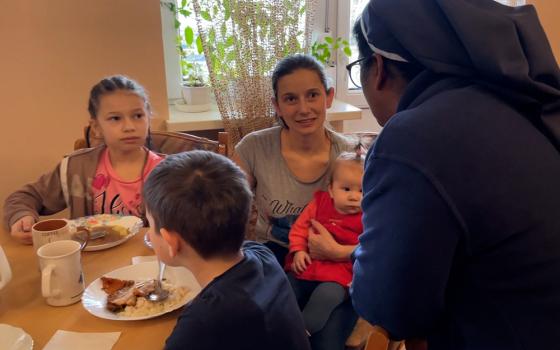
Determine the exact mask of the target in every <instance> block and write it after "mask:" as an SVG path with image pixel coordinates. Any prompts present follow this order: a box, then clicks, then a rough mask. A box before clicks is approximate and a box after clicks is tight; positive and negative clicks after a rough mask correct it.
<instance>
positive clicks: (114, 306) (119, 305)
mask: <svg viewBox="0 0 560 350" xmlns="http://www.w3.org/2000/svg"><path fill="white" fill-rule="evenodd" d="M135 291H136V288H134V286H127V287H124V288H122V289H120V290H118V291H116V292H114V293H112V294H109V295H108V296H107V309H108V310H109V311H113V312H116V311H120V310H122V309H124V308H125V306H127V305H136V295H135Z"/></svg>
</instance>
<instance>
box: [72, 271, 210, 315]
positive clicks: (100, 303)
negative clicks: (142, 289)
mask: <svg viewBox="0 0 560 350" xmlns="http://www.w3.org/2000/svg"><path fill="white" fill-rule="evenodd" d="M157 273H158V264H157V261H148V262H143V263H139V264H136V265H129V266H125V267H122V268H120V269H117V270H114V271H112V272H109V273H106V274H105V275H104V276H105V277H113V278H119V279H126V280H135V281H141V280H149V279H153V278H155V277H156V276H157ZM164 278H165V279H166V280H167V282H169V283H172V284H174V285H175V286H177V287H182V286H183V287H187V288H188V289H189V293H188V294H187V297H186V298H185V300H184V301H183V302H181V303H179V304H176V305H174V306H171V307H169V308H166V309H164V310H163V311H162V312H159V313H156V314H152V315H148V316H138V317H128V316H121V315H119V314H118V313H114V312H111V311H109V310H107V309H106V308H105V305H106V303H107V293H105V292H104V291H103V290H102V289H101V287H102V283H101V278H98V279H96V280H95V281H93V282H92V283H91V284H90V285H89V286H88V287H87V288H86V290H85V291H84V294H83V295H82V304H83V305H84V308H85V309H86V310H87V311H89V312H90V313H91V314H92V315H94V316H97V317H100V318H105V319H108V320H117V321H134V320H145V319H148V318H154V317H158V316H161V315H163V314H166V313H168V312H171V311H173V310H176V309H178V308H180V307H182V306H183V305H185V304H186V303H188V302H189V301H191V300H192V299H193V298H194V297H195V296H196V295H197V294H198V293H199V292H200V286H199V284H198V282H197V281H196V279H195V278H194V276H193V274H192V273H191V272H190V271H189V270H187V269H186V268H184V267H172V266H168V267H167V268H166V269H165V274H164Z"/></svg>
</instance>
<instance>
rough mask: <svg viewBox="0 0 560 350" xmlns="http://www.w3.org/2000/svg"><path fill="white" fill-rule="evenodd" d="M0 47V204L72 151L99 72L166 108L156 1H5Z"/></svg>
mask: <svg viewBox="0 0 560 350" xmlns="http://www.w3.org/2000/svg"><path fill="white" fill-rule="evenodd" d="M0 52H1V55H0V77H1V78H0V79H1V83H0V120H1V121H2V125H1V126H0V146H1V147H0V164H1V165H2V167H3V168H4V171H3V174H2V177H1V178H2V180H1V182H0V208H1V207H2V206H3V203H4V199H5V197H6V195H8V194H9V193H10V192H12V191H13V190H15V189H17V188H18V187H20V186H21V185H23V184H24V183H26V182H29V181H32V180H34V179H36V178H37V177H38V176H39V175H40V174H41V173H43V172H45V171H47V170H50V169H52V168H53V167H54V166H55V165H56V163H57V162H58V161H59V160H60V158H61V157H62V155H64V154H66V153H68V152H70V151H72V145H73V141H74V140H75V139H76V138H78V137H80V136H81V133H82V128H83V126H84V125H86V123H87V121H88V114H87V98H88V93H89V89H90V88H91V86H92V85H93V84H95V83H96V82H97V81H99V80H100V79H101V78H102V77H103V76H106V75H110V74H116V73H121V74H126V75H128V76H131V77H133V78H135V79H137V80H138V81H139V82H141V83H142V84H143V85H144V86H145V87H146V89H147V90H148V92H149V93H150V95H151V100H152V105H153V107H154V110H155V112H156V113H158V117H159V118H166V117H167V115H168V109H167V97H166V89H165V73H164V66H163V53H162V42H161V20H160V5H159V1H158V0H141V1H138V0H119V1H114V0H95V1H87V0H57V1H40V0H35V1H34V0H17V1H3V2H2V11H0ZM154 127H155V128H159V127H161V119H155V120H154Z"/></svg>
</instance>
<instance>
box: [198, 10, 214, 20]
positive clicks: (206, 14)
mask: <svg viewBox="0 0 560 350" xmlns="http://www.w3.org/2000/svg"><path fill="white" fill-rule="evenodd" d="M200 17H202V18H204V19H205V20H207V21H208V22H210V21H212V17H211V16H210V14H209V13H208V11H200Z"/></svg>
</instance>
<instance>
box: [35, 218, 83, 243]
mask: <svg viewBox="0 0 560 350" xmlns="http://www.w3.org/2000/svg"><path fill="white" fill-rule="evenodd" d="M31 235H32V238H33V247H34V248H35V251H37V250H38V249H39V248H40V247H42V246H43V245H45V244H47V243H51V242H55V241H61V240H69V239H77V240H80V242H81V249H84V248H85V246H86V245H87V242H88V239H89V231H88V230H87V229H86V228H84V227H79V228H78V232H76V233H73V232H71V230H70V225H69V224H68V221H66V220H64V219H49V220H43V221H39V222H38V223H36V224H35V225H33V226H32V227H31Z"/></svg>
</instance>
